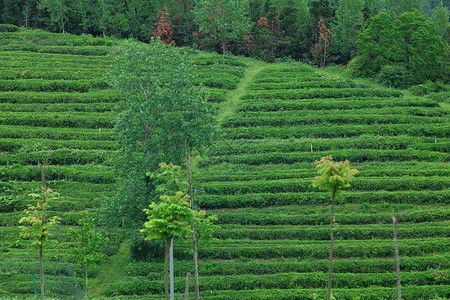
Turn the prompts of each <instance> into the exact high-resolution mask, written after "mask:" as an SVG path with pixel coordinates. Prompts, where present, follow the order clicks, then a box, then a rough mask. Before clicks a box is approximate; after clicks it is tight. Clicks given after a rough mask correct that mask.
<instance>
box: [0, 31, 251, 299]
mask: <svg viewBox="0 0 450 300" xmlns="http://www.w3.org/2000/svg"><path fill="white" fill-rule="evenodd" d="M117 43H119V41H117V40H113V39H109V38H93V37H91V36H73V35H62V34H52V33H47V32H44V31H41V30H23V31H20V32H14V33H0V193H1V194H0V199H1V201H0V233H1V235H2V238H1V239H0V297H1V296H4V295H5V296H8V297H10V296H12V295H18V298H20V299H23V297H25V295H27V294H29V295H30V296H31V295H32V294H33V282H32V277H31V274H32V273H34V274H36V275H37V274H39V267H38V266H39V264H38V259H36V257H37V256H38V251H37V250H36V249H34V248H32V247H31V246H30V243H29V241H26V240H23V239H21V238H20V237H19V234H20V230H19V228H18V225H19V224H18V221H19V219H20V218H21V217H22V216H24V213H23V210H24V209H25V208H26V207H27V205H28V204H35V203H36V199H35V198H33V197H31V196H29V194H31V193H35V194H39V193H40V191H41V188H40V187H41V182H40V180H41V175H40V169H39V167H38V165H39V164H42V163H43V161H44V160H45V158H46V156H47V154H48V170H47V174H46V177H47V187H48V188H51V189H52V190H54V191H56V192H58V193H59V197H58V198H57V199H56V200H54V201H52V203H51V204H50V210H51V211H50V212H49V213H48V215H49V216H53V215H58V216H60V217H61V218H62V222H61V226H57V227H56V228H55V230H54V231H53V232H52V234H53V236H52V239H51V240H52V242H50V243H49V244H48V245H46V246H45V251H44V253H45V261H46V263H45V270H46V274H47V275H46V281H47V282H46V291H47V292H48V293H47V295H54V296H57V297H63V296H62V295H74V296H76V295H80V293H81V288H80V286H79V285H78V283H77V280H76V278H75V273H74V271H73V269H72V265H71V263H72V262H74V256H73V254H72V248H73V247H76V246H77V245H76V244H74V243H73V242H71V241H70V238H69V236H68V234H67V233H66V232H65V229H66V228H67V227H68V226H76V225H78V221H79V219H80V218H81V216H82V214H81V213H82V212H83V211H86V210H87V211H90V212H91V211H93V210H94V209H95V208H97V207H98V201H97V199H100V198H106V197H111V196H114V194H115V189H116V176H115V174H114V170H113V168H112V165H113V163H112V159H113V156H114V153H115V151H116V149H117V146H116V142H115V136H114V132H113V126H114V120H115V115H116V112H115V111H114V109H115V107H116V103H117V101H119V100H120V99H119V98H118V97H117V95H116V94H115V92H114V91H112V90H110V89H109V88H108V86H107V84H106V82H105V80H104V76H103V74H104V73H105V71H106V70H107V69H108V65H109V63H110V60H109V57H108V56H107V54H108V53H109V52H110V51H111V50H112V49H114V45H115V44H117ZM190 52H191V54H192V59H193V61H194V62H195V64H196V71H197V73H198V78H199V79H198V80H199V82H200V83H202V84H204V85H205V87H206V88H205V96H207V97H208V100H209V101H210V102H212V105H214V106H216V107H217V106H219V105H220V102H222V101H224V100H225V93H226V91H228V90H230V89H234V88H235V87H236V84H237V83H238V82H239V80H240V78H241V77H242V76H243V74H244V71H245V64H242V63H240V62H238V61H237V60H236V59H234V58H222V57H221V56H220V55H211V54H204V53H203V54H202V53H201V52H199V51H190ZM218 62H219V63H218ZM112 240H115V242H111V243H109V244H108V245H104V246H103V247H102V251H103V252H104V253H105V254H107V255H112V254H113V253H114V252H115V251H116V250H117V248H118V243H119V241H120V240H119V239H116V238H114V239H112ZM99 263H101V262H99ZM75 271H77V270H75ZM78 271H79V270H78ZM94 276H95V274H94ZM36 277H39V276H38V275H37V276H36ZM37 280H38V279H37ZM38 281H39V280H38ZM81 282H83V281H81ZM37 284H38V286H39V282H37ZM70 286H74V288H72V287H70Z"/></svg>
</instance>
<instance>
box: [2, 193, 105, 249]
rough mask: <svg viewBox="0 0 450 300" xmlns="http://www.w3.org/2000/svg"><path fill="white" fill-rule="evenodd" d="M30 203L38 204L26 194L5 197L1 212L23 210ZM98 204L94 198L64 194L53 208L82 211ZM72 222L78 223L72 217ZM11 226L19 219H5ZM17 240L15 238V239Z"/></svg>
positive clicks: (60, 210)
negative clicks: (81, 197)
mask: <svg viewBox="0 0 450 300" xmlns="http://www.w3.org/2000/svg"><path fill="white" fill-rule="evenodd" d="M28 205H36V199H31V198H30V197H28V196H26V195H18V196H15V197H3V199H2V201H1V202H0V211H1V212H15V211H23V210H24V209H25V208H27V207H28ZM97 205H98V203H97V201H96V200H95V199H94V198H83V199H80V198H73V197H66V196H62V197H60V199H58V201H53V202H52V203H51V209H53V210H55V211H58V212H70V211H81V210H85V209H88V208H95V207H96V206H97ZM71 220H72V221H70V223H71V224H72V222H74V223H73V225H78V223H77V221H76V220H73V219H71ZM5 222H6V223H7V224H9V225H10V226H15V225H17V220H9V221H5ZM64 222H69V220H64ZM14 241H15V240H14Z"/></svg>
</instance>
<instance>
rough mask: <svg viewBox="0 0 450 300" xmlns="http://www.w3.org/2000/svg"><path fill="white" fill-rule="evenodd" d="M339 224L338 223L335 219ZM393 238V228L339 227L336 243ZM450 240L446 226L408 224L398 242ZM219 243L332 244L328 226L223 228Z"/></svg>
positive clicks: (218, 235) (449, 233)
mask: <svg viewBox="0 0 450 300" xmlns="http://www.w3.org/2000/svg"><path fill="white" fill-rule="evenodd" d="M336 222H338V223H339V220H338V219H336ZM392 236H393V232H392V225H369V226H367V225H359V226H355V225H342V226H340V225H337V226H335V229H334V237H335V239H336V240H368V239H390V238H392ZM448 236H450V226H448V224H447V222H439V223H437V222H436V223H432V224H407V225H401V226H399V228H398V237H399V239H411V238H431V237H433V238H436V237H448ZM214 237H216V238H219V239H233V240H239V239H249V240H280V239H289V240H329V239H330V228H329V225H324V226H317V225H316V226H314V227H313V228H310V227H309V226H292V225H285V226H274V225H270V226H267V227H266V226H249V225H246V226H245V227H242V226H233V225H229V226H222V228H220V229H217V230H216V231H215V233H214Z"/></svg>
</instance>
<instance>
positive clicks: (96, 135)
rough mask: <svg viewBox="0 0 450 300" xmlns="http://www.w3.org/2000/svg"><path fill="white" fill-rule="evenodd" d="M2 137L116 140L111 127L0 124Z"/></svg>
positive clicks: (0, 136)
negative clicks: (98, 128)
mask: <svg viewBox="0 0 450 300" xmlns="http://www.w3.org/2000/svg"><path fill="white" fill-rule="evenodd" d="M0 138H11V139H20V138H22V139H52V140H98V141H115V140H116V139H115V137H114V133H113V131H112V130H111V129H102V130H101V132H99V130H93V129H83V128H75V129H72V128H51V127H30V126H8V125H0Z"/></svg>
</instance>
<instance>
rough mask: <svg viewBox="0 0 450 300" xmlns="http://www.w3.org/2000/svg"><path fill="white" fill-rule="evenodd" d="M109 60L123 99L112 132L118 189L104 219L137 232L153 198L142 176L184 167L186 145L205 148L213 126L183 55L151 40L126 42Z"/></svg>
mask: <svg viewBox="0 0 450 300" xmlns="http://www.w3.org/2000/svg"><path fill="white" fill-rule="evenodd" d="M112 56H113V61H114V63H113V65H112V68H111V70H110V71H109V75H108V78H109V82H110V84H111V85H112V86H113V87H114V88H115V89H116V91H117V92H118V93H119V94H120V95H122V96H123V99H124V100H123V101H122V102H121V104H120V108H121V112H120V115H119V117H118V119H117V123H116V126H115V132H116V134H117V137H118V143H119V154H118V160H117V164H116V170H117V172H118V174H119V178H120V180H119V181H120V185H119V191H118V194H117V197H116V199H115V204H116V205H111V206H114V207H116V210H111V208H112V207H111V206H109V207H106V208H105V210H104V213H105V217H106V219H107V220H108V221H110V220H116V221H117V216H121V217H123V220H124V223H127V225H126V226H131V227H135V226H136V225H139V224H140V223H141V222H142V220H143V218H144V215H143V213H142V209H143V208H144V207H146V206H147V205H148V203H150V200H151V199H152V196H153V194H152V187H151V186H150V185H149V184H148V178H147V176H146V173H147V172H153V171H155V170H156V169H157V167H158V164H159V163H160V162H161V161H172V162H174V163H177V164H180V163H181V162H183V161H184V159H185V151H184V146H185V143H186V141H188V143H189V145H190V146H191V147H193V148H198V147H201V146H202V145H207V144H208V143H210V142H211V139H212V133H213V132H214V128H215V126H214V119H213V117H212V111H211V109H210V106H209V105H208V104H207V103H206V101H205V100H204V99H203V98H202V96H201V90H200V87H199V86H198V85H197V83H196V82H195V75H194V71H193V64H192V62H191V61H190V59H189V57H188V56H187V55H186V54H183V53H182V52H180V51H178V50H177V49H175V48H173V47H172V46H170V45H164V44H162V43H161V42H160V41H159V40H156V39H152V40H151V41H150V43H149V44H143V43H138V42H132V41H128V42H125V43H124V44H123V45H122V46H121V47H120V48H118V49H117V51H116V52H114V53H113V54H112ZM117 210H118V211H117ZM133 224H134V225H135V226H133Z"/></svg>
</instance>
